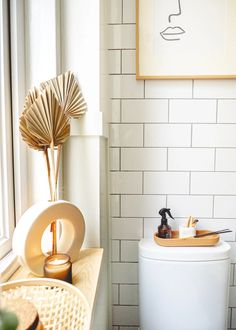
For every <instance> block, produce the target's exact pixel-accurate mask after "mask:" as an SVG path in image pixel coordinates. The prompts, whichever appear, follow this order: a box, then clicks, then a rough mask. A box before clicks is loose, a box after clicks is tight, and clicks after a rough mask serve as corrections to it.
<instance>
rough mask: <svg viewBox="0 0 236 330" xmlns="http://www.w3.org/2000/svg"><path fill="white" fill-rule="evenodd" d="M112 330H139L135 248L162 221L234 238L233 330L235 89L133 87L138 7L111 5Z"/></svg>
mask: <svg viewBox="0 0 236 330" xmlns="http://www.w3.org/2000/svg"><path fill="white" fill-rule="evenodd" d="M109 13H110V16H109V22H108V27H109V33H110V34H109V46H108V48H109V59H110V69H109V72H110V84H111V86H112V87H111V91H110V99H111V123H110V181H111V184H110V189H111V195H110V200H111V228H112V233H111V240H112V257H111V264H112V283H113V285H112V286H113V325H114V326H113V330H118V329H119V330H128V329H129V330H131V329H132V330H137V329H138V324H139V321H138V273H137V266H138V264H137V260H138V241H139V240H140V239H141V238H142V237H152V235H153V233H154V232H155V231H156V229H157V226H158V225H159V223H160V218H159V216H158V211H159V209H160V208H161V207H165V206H168V207H170V208H171V210H172V213H173V216H174V217H175V219H176V221H171V222H170V224H171V225H172V226H173V228H176V227H177V226H178V224H179V223H181V222H183V221H184V220H185V219H186V218H187V217H188V216H189V215H192V216H195V217H197V218H198V219H199V220H200V223H199V228H207V229H221V228H231V229H232V230H233V232H232V233H230V234H226V235H224V236H223V238H224V239H225V240H227V241H228V242H229V243H230V245H231V247H232V253H231V256H232V266H231V288H230V308H229V327H231V328H236V277H235V278H234V274H236V273H235V262H236V243H235V230H236V206H235V205H236V81H235V80H209V81H203V80H199V81H192V80H186V81H177V80H176V81H174V80H171V81H164V80H163V81H136V77H135V0H123V1H122V0H112V1H110V11H109Z"/></svg>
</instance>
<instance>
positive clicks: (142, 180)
mask: <svg viewBox="0 0 236 330" xmlns="http://www.w3.org/2000/svg"><path fill="white" fill-rule="evenodd" d="M142 195H144V171H142Z"/></svg>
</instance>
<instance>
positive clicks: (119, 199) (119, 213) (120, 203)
mask: <svg viewBox="0 0 236 330" xmlns="http://www.w3.org/2000/svg"><path fill="white" fill-rule="evenodd" d="M119 217H121V195H119Z"/></svg>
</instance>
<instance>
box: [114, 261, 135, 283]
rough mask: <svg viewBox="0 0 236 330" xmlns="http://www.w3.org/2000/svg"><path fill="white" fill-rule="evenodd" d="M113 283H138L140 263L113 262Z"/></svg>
mask: <svg viewBox="0 0 236 330" xmlns="http://www.w3.org/2000/svg"><path fill="white" fill-rule="evenodd" d="M112 283H121V284H137V283H138V264H137V263H128V262H126V263H118V262H116V263H113V264H112Z"/></svg>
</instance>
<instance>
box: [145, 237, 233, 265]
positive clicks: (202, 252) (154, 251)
mask: <svg viewBox="0 0 236 330" xmlns="http://www.w3.org/2000/svg"><path fill="white" fill-rule="evenodd" d="M229 252H230V245H229V244H228V243H226V242H224V241H221V240H220V241H219V243H218V244H216V245H214V246H204V247H202V246H198V247H169V246H168V247H164V246H160V245H158V244H156V243H155V242H154V240H153V239H151V238H149V239H146V238H144V239H142V240H141V241H140V242H139V256H140V257H143V258H147V259H155V260H166V261H209V260H222V259H229Z"/></svg>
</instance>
